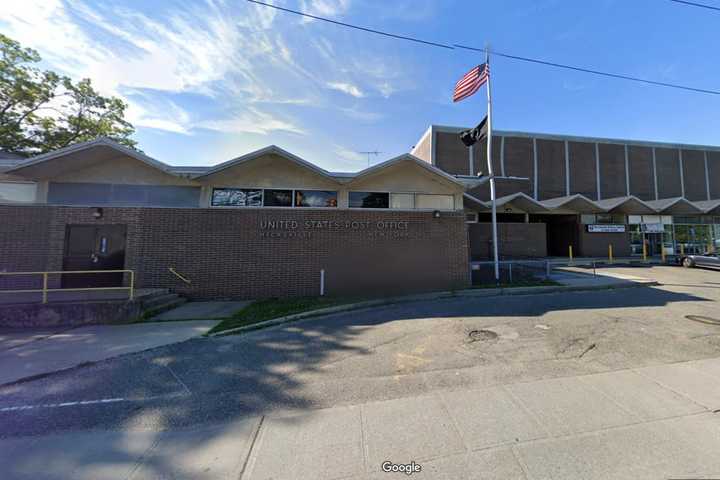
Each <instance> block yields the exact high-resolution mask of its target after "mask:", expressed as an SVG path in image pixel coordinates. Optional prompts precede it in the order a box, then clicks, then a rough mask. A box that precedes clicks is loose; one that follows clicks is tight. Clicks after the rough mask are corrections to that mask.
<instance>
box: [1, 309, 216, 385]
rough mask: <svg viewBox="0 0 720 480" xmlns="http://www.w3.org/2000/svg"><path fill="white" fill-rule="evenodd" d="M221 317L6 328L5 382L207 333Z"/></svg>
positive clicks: (3, 334)
mask: <svg viewBox="0 0 720 480" xmlns="http://www.w3.org/2000/svg"><path fill="white" fill-rule="evenodd" d="M217 323H218V322H217V321H215V320H205V321H189V322H162V323H136V324H130V325H92V326H86V327H78V328H67V327H65V328H64V329H57V330H47V329H42V330H36V329H2V330H0V366H2V368H0V385H2V384H6V383H10V382H14V381H17V380H19V379H22V378H25V377H32V376H36V375H41V374H45V373H50V372H55V371H58V370H63V369H66V368H71V367H74V366H77V365H80V364H82V363H87V362H97V361H100V360H104V359H107V358H112V357H117V356H118V355H124V354H126V353H133V352H139V351H142V350H147V349H149V348H155V347H159V346H161V345H167V344H170V343H177V342H182V341H185V340H187V339H190V338H193V337H197V336H199V335H202V334H204V333H205V332H207V331H208V330H210V329H211V328H212V327H214V326H215V325H216V324H217Z"/></svg>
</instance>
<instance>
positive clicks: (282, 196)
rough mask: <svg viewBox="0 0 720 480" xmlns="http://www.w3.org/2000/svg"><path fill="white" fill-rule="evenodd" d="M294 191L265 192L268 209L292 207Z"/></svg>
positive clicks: (265, 202)
mask: <svg viewBox="0 0 720 480" xmlns="http://www.w3.org/2000/svg"><path fill="white" fill-rule="evenodd" d="M292 200H293V195H292V190H270V189H267V190H265V195H264V203H263V205H264V206H266V207H292Z"/></svg>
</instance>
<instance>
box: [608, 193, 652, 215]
mask: <svg viewBox="0 0 720 480" xmlns="http://www.w3.org/2000/svg"><path fill="white" fill-rule="evenodd" d="M595 203H596V204H597V205H599V206H600V207H602V208H604V209H605V211H606V212H610V213H624V214H626V215H651V214H654V213H657V211H656V210H655V209H654V208H653V207H652V206H650V205H649V204H648V203H647V202H644V201H642V200H640V199H639V198H637V197H636V196H634V195H630V196H627V197H616V198H606V199H603V200H598V201H596V202H595Z"/></svg>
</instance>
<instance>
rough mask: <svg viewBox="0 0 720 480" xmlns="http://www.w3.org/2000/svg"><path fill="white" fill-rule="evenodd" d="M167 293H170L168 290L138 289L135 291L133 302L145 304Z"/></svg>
mask: <svg viewBox="0 0 720 480" xmlns="http://www.w3.org/2000/svg"><path fill="white" fill-rule="evenodd" d="M168 293H170V289H169V288H138V289H136V290H135V300H137V301H139V302H143V303H145V302H146V301H149V300H152V299H153V298H157V297H160V296H162V295H167V294H168Z"/></svg>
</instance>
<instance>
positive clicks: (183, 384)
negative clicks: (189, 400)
mask: <svg viewBox="0 0 720 480" xmlns="http://www.w3.org/2000/svg"><path fill="white" fill-rule="evenodd" d="M165 368H167V369H168V370H169V371H170V374H171V375H172V376H173V377H174V378H175V380H176V381H177V382H178V383H179V384H180V385H182V387H183V388H184V389H185V393H187V394H188V395H192V392H191V391H190V389H189V388H188V386H187V385H185V382H183V381H182V380H180V377H178V376H177V374H176V373H175V371H174V370H173V369H172V368H170V365H165Z"/></svg>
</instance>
